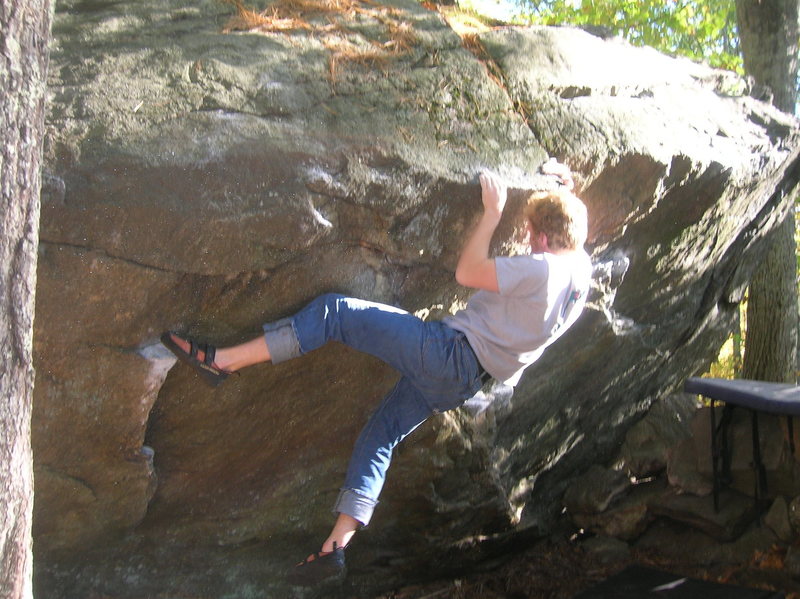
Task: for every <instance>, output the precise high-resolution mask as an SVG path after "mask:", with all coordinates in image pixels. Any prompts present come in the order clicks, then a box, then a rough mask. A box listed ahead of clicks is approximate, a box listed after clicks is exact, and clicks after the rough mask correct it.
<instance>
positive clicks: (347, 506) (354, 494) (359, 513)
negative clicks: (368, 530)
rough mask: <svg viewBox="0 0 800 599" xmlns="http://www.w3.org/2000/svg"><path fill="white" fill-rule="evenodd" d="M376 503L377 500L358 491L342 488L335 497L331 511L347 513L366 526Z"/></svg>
mask: <svg viewBox="0 0 800 599" xmlns="http://www.w3.org/2000/svg"><path fill="white" fill-rule="evenodd" d="M376 505H378V502H377V501H375V500H374V499H370V498H369V497H365V496H364V495H362V494H361V493H359V492H358V491H354V490H352V489H342V490H341V491H339V497H338V498H337V499H336V504H335V505H334V506H333V511H334V512H339V513H342V514H347V515H348V516H350V517H352V518H355V519H356V520H358V521H359V522H361V524H363V525H364V526H366V525H367V524H369V521H370V520H371V519H372V512H373V511H375V506H376Z"/></svg>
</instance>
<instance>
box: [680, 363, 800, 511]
mask: <svg viewBox="0 0 800 599" xmlns="http://www.w3.org/2000/svg"><path fill="white" fill-rule="evenodd" d="M684 391H686V392H687V393H696V394H697V395H702V396H704V397H707V398H708V399H709V400H711V419H710V420H711V466H712V475H713V479H714V480H713V483H714V509H715V510H718V509H719V491H720V487H721V485H722V482H723V480H724V481H729V480H730V443H729V437H728V428H729V425H730V421H731V416H732V412H733V409H734V408H737V407H738V408H744V409H747V410H749V411H750V414H751V423H752V438H753V469H754V471H755V502H756V506H758V505H759V504H760V502H761V498H762V497H763V496H764V494H765V493H766V492H767V475H766V469H765V468H764V463H763V461H762V459H761V443H760V441H759V437H758V414H759V413H767V414H777V415H779V416H785V417H786V418H787V426H788V431H789V445H790V449H791V451H792V454H794V429H793V420H792V419H793V418H794V417H795V416H800V387H798V386H797V385H791V384H782V383H766V382H762V381H753V380H744V379H734V380H728V379H716V378H701V377H692V378H689V379H687V380H686V383H685V384H684ZM716 402H721V403H723V404H724V408H723V415H722V418H721V420H720V423H719V424H717V422H716V415H715V410H714V404H715V403H716Z"/></svg>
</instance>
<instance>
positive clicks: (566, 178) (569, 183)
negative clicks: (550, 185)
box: [541, 158, 575, 191]
mask: <svg viewBox="0 0 800 599" xmlns="http://www.w3.org/2000/svg"><path fill="white" fill-rule="evenodd" d="M541 171H542V173H543V174H545V175H553V176H555V177H558V179H559V182H560V183H561V185H563V186H564V187H566V188H567V189H569V190H570V191H572V190H573V189H574V188H575V181H573V180H572V172H570V170H569V167H568V166H567V165H566V164H561V163H560V162H559V161H558V160H556V159H555V158H551V159H550V160H548V161H547V162H545V163H544V164H543V165H542V166H541Z"/></svg>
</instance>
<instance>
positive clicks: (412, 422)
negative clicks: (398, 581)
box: [264, 294, 485, 525]
mask: <svg viewBox="0 0 800 599" xmlns="http://www.w3.org/2000/svg"><path fill="white" fill-rule="evenodd" d="M264 337H265V339H266V342H267V347H268V348H269V351H270V354H271V355H272V361H273V363H279V362H282V361H284V360H287V359H290V358H294V357H297V356H300V355H303V354H306V353H308V352H310V351H313V350H315V349H317V348H319V347H322V346H323V345H325V343H327V342H328V341H331V340H335V341H339V342H341V343H344V344H345V345H348V346H349V347H352V348H354V349H357V350H359V351H362V352H365V353H368V354H370V355H373V356H375V357H377V358H380V359H381V360H383V361H384V362H386V363H387V364H389V365H390V366H393V367H394V368H395V369H396V370H398V371H399V372H400V374H401V375H402V377H401V378H400V380H399V381H398V383H397V384H396V385H395V387H394V389H392V390H391V391H390V392H389V394H388V395H387V396H386V397H385V398H384V399H383V401H382V402H381V404H380V406H378V409H377V410H376V411H375V413H374V414H372V416H371V417H370V419H369V421H368V422H367V424H366V426H365V427H364V429H363V430H362V431H361V434H360V436H359V437H358V440H357V441H356V445H355V448H354V450H353V454H352V457H351V458H350V464H349V466H348V469H347V475H346V477H345V482H344V487H343V488H342V491H341V493H340V494H339V498H338V499H337V501H336V505H335V507H334V510H335V511H337V512H341V513H344V514H348V515H349V516H352V517H353V518H355V519H356V520H358V521H359V522H361V523H362V524H365V525H366V524H368V523H369V520H370V518H371V517H372V512H373V510H374V509H375V506H376V505H377V503H378V496H379V495H380V492H381V489H382V488H383V483H384V481H385V480H386V471H387V470H388V468H389V464H390V462H391V459H392V452H393V450H394V448H395V447H396V446H397V444H398V443H400V441H402V440H403V439H404V438H405V437H406V436H408V435H409V433H411V432H412V431H413V430H414V429H415V428H417V427H418V426H419V425H420V424H422V423H423V422H425V420H426V419H427V418H428V417H429V416H430V415H431V414H437V413H439V412H444V411H446V410H452V409H453V408H457V407H458V406H460V405H461V404H462V403H464V401H466V400H467V399H469V398H470V397H472V396H473V395H475V393H477V392H478V391H479V390H480V388H481V386H482V384H483V380H484V377H485V373H484V370H483V367H481V365H480V363H479V362H478V359H477V358H476V357H475V353H474V352H473V351H472V348H471V347H470V345H469V343H468V342H467V338H466V336H465V335H464V334H463V333H461V332H459V331H456V330H455V329H452V328H450V327H448V326H447V325H445V324H443V323H441V322H425V321H423V320H421V319H419V318H417V317H416V316H414V315H413V314H409V313H408V312H405V311H403V310H400V309H398V308H394V307H392V306H386V305H383V304H376V303H372V302H367V301H363V300H358V299H353V298H347V297H344V296H341V295H333V294H329V295H323V296H320V297H318V298H317V299H315V300H314V301H312V302H311V303H310V304H309V305H308V306H306V307H305V308H303V309H302V310H301V311H300V312H298V313H297V314H295V315H294V316H292V317H290V318H284V319H282V320H279V321H277V322H274V323H269V324H266V325H264Z"/></svg>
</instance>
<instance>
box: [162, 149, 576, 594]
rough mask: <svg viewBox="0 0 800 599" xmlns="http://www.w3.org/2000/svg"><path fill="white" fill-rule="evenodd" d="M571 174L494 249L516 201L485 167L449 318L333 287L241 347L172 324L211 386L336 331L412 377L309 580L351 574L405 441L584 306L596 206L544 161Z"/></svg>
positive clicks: (361, 448) (173, 344) (515, 369)
mask: <svg viewBox="0 0 800 599" xmlns="http://www.w3.org/2000/svg"><path fill="white" fill-rule="evenodd" d="M542 170H543V171H544V172H545V173H546V174H551V175H554V176H556V177H557V178H558V179H559V181H560V183H561V184H562V185H561V187H560V189H558V190H555V191H552V192H541V193H534V194H532V195H531V196H530V198H529V199H528V203H527V205H526V207H525V210H524V214H525V225H526V227H527V233H526V236H527V239H526V241H527V243H528V245H529V247H530V253H529V254H525V255H518V256H511V257H497V258H493V257H491V256H490V255H489V246H490V242H491V239H492V236H493V234H494V231H495V229H496V228H497V226H498V224H499V222H500V217H501V215H502V213H503V208H504V206H505V203H506V186H505V184H504V182H503V181H502V180H501V179H500V178H499V177H497V176H496V175H494V174H492V173H488V172H484V173H483V174H481V176H480V185H481V199H482V202H483V214H482V216H481V218H480V220H479V222H478V224H477V226H476V227H475V229H474V230H473V231H472V233H471V234H470V236H469V237H468V239H467V242H466V244H465V245H464V248H463V249H462V251H461V255H460V257H459V261H458V265H457V267H456V273H455V275H456V280H457V281H458V282H459V283H460V284H462V285H465V286H467V287H472V288H475V289H477V290H478V291H477V292H476V293H474V294H473V296H472V297H471V299H470V301H469V303H468V305H467V307H466V309H464V310H460V311H459V312H457V313H456V314H455V315H453V316H449V317H447V318H445V319H444V320H443V321H431V322H426V321H423V320H421V319H419V318H417V317H416V316H414V315H412V314H409V313H407V312H405V311H403V310H400V309H398V308H394V307H392V306H386V305H382V304H376V303H373V302H368V301H364V300H359V299H354V298H348V297H343V296H340V295H333V294H328V295H323V296H320V297H318V298H316V299H315V300H313V301H312V302H311V303H310V304H308V305H307V306H306V307H305V308H303V309H302V310H300V311H299V312H298V313H297V314H295V315H294V316H291V317H289V318H284V319H282V320H279V321H276V322H272V323H267V324H265V325H264V326H263V329H264V334H263V335H261V336H259V337H257V338H255V339H252V340H250V341H248V342H246V343H243V344H241V345H237V346H233V347H228V348H220V349H217V348H214V347H213V346H210V345H200V344H197V343H195V342H194V341H192V340H189V339H183V338H181V337H179V336H178V335H177V334H175V333H171V332H168V333H164V335H163V336H162V338H161V339H162V342H163V343H164V345H165V346H166V347H167V348H169V349H170V350H171V351H172V352H173V353H174V354H175V355H176V356H177V357H178V358H179V359H180V360H182V361H183V362H185V363H187V364H189V365H191V366H192V367H193V368H194V369H196V370H197V372H198V373H199V374H200V375H201V376H203V378H204V379H205V380H206V381H207V382H208V383H210V384H211V385H217V384H219V383H221V382H222V381H223V380H225V378H226V377H227V376H228V375H229V374H231V373H232V372H236V371H238V370H241V369H242V368H245V367H247V366H251V365H254V364H259V363H261V362H269V361H271V362H273V363H279V362H282V361H284V360H288V359H291V358H295V357H298V356H301V355H304V354H306V353H308V352H310V351H313V350H314V349H317V348H319V347H321V346H323V345H324V344H325V343H327V342H328V341H330V340H336V341H339V342H341V343H344V344H346V345H348V346H350V347H352V348H354V349H357V350H360V351H363V352H366V353H368V354H371V355H373V356H376V357H378V358H380V359H381V360H383V361H384V362H386V363H387V364H389V365H391V366H393V367H394V368H395V369H397V370H398V371H399V372H400V374H401V378H400V380H399V381H398V382H397V384H396V385H395V387H394V388H393V389H392V390H391V391H390V392H389V393H388V395H386V397H385V398H384V399H383V401H382V403H381V404H380V406H379V407H378V409H377V410H376V411H375V413H374V414H373V415H372V416H371V417H370V419H369V421H368V422H367V424H366V426H365V427H364V429H363V430H362V432H361V434H360V436H359V438H358V440H357V441H356V444H355V448H354V450H353V454H352V457H351V459H350V463H349V466H348V469H347V474H346V476H345V481H344V485H343V487H342V489H341V492H340V493H339V497H338V499H337V501H336V504H335V507H334V511H335V512H336V513H337V514H338V516H337V518H336V522H335V524H334V526H333V529H332V530H331V532H330V534H329V535H328V537H327V538H326V539H325V541H324V542H323V543H322V546H321V548H320V550H319V551H316V552H314V553H312V554H311V555H309V556H308V557H307V558H306V559H305V560H303V561H302V562H300V563H299V564H298V565H297V566H296V567H295V568H294V571H293V573H292V578H293V579H294V580H295V581H298V582H300V583H308V584H315V583H317V582H320V581H323V580H327V579H331V578H337V577H341V576H344V572H345V560H344V549H345V547H347V545H348V543H349V542H350V540H351V539H352V537H353V535H354V534H355V532H356V531H357V530H358V528H359V527H360V526H364V525H366V524H368V523H369V521H370V518H371V517H372V512H373V510H374V508H375V506H376V505H377V502H378V496H379V495H380V492H381V489H382V487H383V484H384V481H385V478H386V472H387V470H388V468H389V463H390V461H391V458H392V452H393V450H394V448H395V447H396V446H397V444H398V443H400V442H401V441H402V440H403V439H404V438H405V437H406V436H407V435H408V434H409V433H411V432H412V431H413V430H414V429H415V428H417V427H418V426H419V425H420V424H422V423H423V422H424V421H425V420H426V419H427V418H428V417H429V416H431V415H432V414H436V413H439V412H444V411H446V410H452V409H454V408H457V407H458V406H460V405H461V404H463V403H464V402H465V401H466V400H467V399H469V398H470V397H472V396H473V395H475V394H476V393H477V392H478V391H479V390H480V389H481V387H482V386H483V384H484V383H485V382H486V381H487V380H488V379H489V378H494V379H496V380H498V381H502V382H504V383H506V384H508V385H511V386H513V385H515V384H516V383H517V382H518V381H519V379H520V376H521V375H522V371H523V370H524V369H525V368H526V367H527V366H529V365H530V364H532V363H533V362H534V361H536V360H537V359H538V358H539V356H540V355H541V354H542V352H543V351H544V349H545V348H546V347H547V346H548V345H550V344H551V343H552V342H553V341H555V339H557V338H558V337H559V336H560V335H561V334H562V333H563V332H564V331H565V330H566V329H567V328H568V327H569V326H570V325H571V324H572V323H573V322H575V320H576V319H577V317H578V315H579V314H580V312H581V310H582V308H583V305H584V302H585V298H586V293H587V291H588V288H589V281H590V276H591V263H590V261H589V257H588V255H587V254H586V252H585V251H584V249H583V245H584V243H585V241H586V235H587V215H586V208H585V206H584V205H583V203H582V202H581V201H580V200H579V199H578V198H577V197H576V196H575V195H574V194H573V193H572V191H571V190H572V187H573V182H572V176H571V174H570V172H569V169H567V168H566V167H565V166H564V165H561V164H559V163H557V162H554V161H551V162H548V163H546V164H545V165H544V167H543V169H542Z"/></svg>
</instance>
